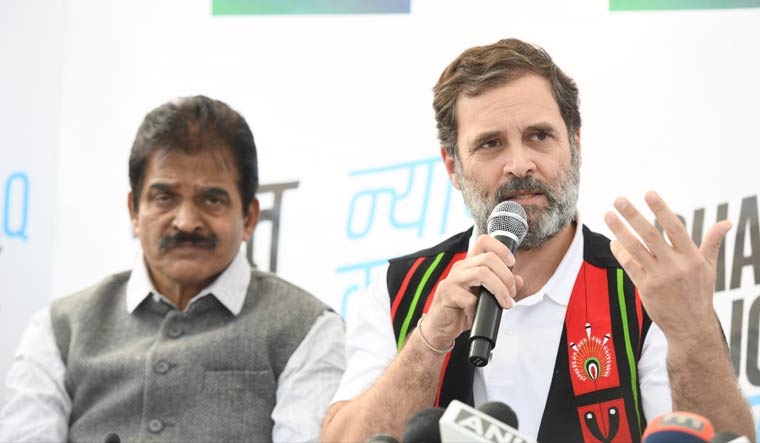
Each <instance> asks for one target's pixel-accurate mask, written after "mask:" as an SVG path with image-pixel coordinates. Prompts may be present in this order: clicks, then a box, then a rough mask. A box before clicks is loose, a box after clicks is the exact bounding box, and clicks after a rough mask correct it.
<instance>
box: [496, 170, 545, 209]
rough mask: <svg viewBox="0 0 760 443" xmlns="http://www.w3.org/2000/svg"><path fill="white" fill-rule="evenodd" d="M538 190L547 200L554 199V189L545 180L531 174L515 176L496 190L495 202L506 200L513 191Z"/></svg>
mask: <svg viewBox="0 0 760 443" xmlns="http://www.w3.org/2000/svg"><path fill="white" fill-rule="evenodd" d="M526 191H527V192H540V193H541V194H544V195H545V196H546V198H547V199H548V200H549V201H552V200H553V199H554V191H553V190H552V188H551V187H550V186H549V185H548V184H546V182H544V181H541V180H538V179H536V178H534V177H533V176H531V175H529V176H527V177H517V178H513V179H512V180H510V181H508V182H507V183H504V184H503V185H501V187H499V189H497V190H496V192H495V194H494V196H495V197H496V203H499V202H502V201H504V200H508V199H509V197H510V194H514V193H515V192H526Z"/></svg>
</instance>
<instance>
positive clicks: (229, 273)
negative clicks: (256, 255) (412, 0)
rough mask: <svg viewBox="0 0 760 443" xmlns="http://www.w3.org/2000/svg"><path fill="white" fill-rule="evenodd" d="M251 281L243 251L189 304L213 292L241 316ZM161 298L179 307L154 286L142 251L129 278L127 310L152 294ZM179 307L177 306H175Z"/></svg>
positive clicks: (134, 307)
mask: <svg viewBox="0 0 760 443" xmlns="http://www.w3.org/2000/svg"><path fill="white" fill-rule="evenodd" d="M250 282H251V270H250V266H249V265H248V261H247V260H246V258H245V254H244V253H243V251H242V250H241V251H240V252H238V254H237V255H236V256H235V258H234V259H233V260H232V263H230V265H229V266H227V269H225V270H224V271H223V272H222V273H221V274H220V275H219V277H217V279H216V280H214V281H213V282H212V283H211V284H210V285H209V286H208V287H206V288H204V289H203V290H201V292H199V293H198V295H196V296H195V297H193V298H192V299H191V300H190V302H189V303H188V304H187V306H188V307H189V306H190V305H191V304H193V303H194V302H195V301H197V300H199V299H201V298H202V297H205V296H207V295H213V296H214V297H216V299H217V300H219V301H220V302H221V303H222V304H223V305H224V307H225V308H227V309H228V310H229V311H230V312H231V313H232V314H233V315H235V316H237V315H238V314H240V311H241V310H242V309H243V303H244V302H245V297H246V292H247V290H248V285H249V283H250ZM151 295H152V296H154V297H158V298H159V299H161V300H163V301H164V302H166V303H169V304H170V305H172V306H175V305H174V303H172V302H171V301H169V299H168V298H166V297H165V296H163V295H162V294H160V293H159V292H158V291H157V290H156V289H155V288H154V287H153V282H152V281H151V279H150V274H149V273H148V267H147V265H146V264H145V260H144V258H143V255H142V254H140V256H139V257H138V259H137V260H136V261H135V265H134V266H133V268H132V274H131V275H130V277H129V281H127V312H128V313H130V314H131V313H132V312H134V310H135V309H137V306H139V305H140V303H142V302H143V300H145V299H146V298H147V297H149V296H151ZM175 308H176V306H175Z"/></svg>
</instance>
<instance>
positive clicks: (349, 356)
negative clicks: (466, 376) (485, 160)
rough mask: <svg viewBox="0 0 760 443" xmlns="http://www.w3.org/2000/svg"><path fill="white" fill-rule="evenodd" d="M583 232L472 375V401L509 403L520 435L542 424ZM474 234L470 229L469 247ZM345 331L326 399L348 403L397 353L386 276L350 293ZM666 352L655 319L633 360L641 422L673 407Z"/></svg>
mask: <svg viewBox="0 0 760 443" xmlns="http://www.w3.org/2000/svg"><path fill="white" fill-rule="evenodd" d="M582 231H583V229H582V225H581V224H580V222H578V224H577V226H576V232H575V236H574V237H573V241H572V243H571V244H570V247H569V248H568V250H567V252H566V253H565V256H564V257H563V259H562V261H561V262H560V264H559V266H558V268H557V270H556V272H555V273H554V274H553V275H552V276H551V278H550V279H549V281H548V282H546V284H545V285H544V287H543V288H541V289H540V290H539V291H538V292H536V293H535V294H532V295H530V296H528V297H526V298H524V299H522V300H521V301H519V302H517V303H516V304H515V305H514V307H512V308H511V309H508V310H505V311H504V312H503V315H502V318H501V324H500V327H499V335H498V339H497V342H496V347H495V349H494V352H493V357H492V359H491V362H490V363H489V364H488V365H487V366H485V367H484V368H477V369H476V370H475V374H474V381H473V395H474V400H475V406H479V405H481V404H483V403H485V402H488V401H501V402H503V403H505V404H507V405H509V406H510V407H512V409H514V411H515V413H516V414H517V417H518V420H519V428H520V429H519V430H520V432H521V433H523V434H525V435H527V436H530V437H533V438H535V437H536V436H537V435H538V430H539V427H540V425H541V419H542V416H543V413H544V407H545V405H546V400H547V397H548V393H549V386H550V384H551V380H552V372H553V371H554V365H555V362H556V359H557V349H558V346H559V340H560V338H561V334H562V328H563V325H564V323H565V312H566V310H567V304H568V301H569V299H570V294H571V293H572V290H573V286H574V284H575V280H576V277H577V276H578V272H579V271H580V268H581V265H582V264H583V232H582ZM477 237H478V233H477V228H476V229H473V234H472V237H471V238H470V243H469V248H470V249H471V248H472V246H473V245H474V242H475V240H476V239H477ZM517 259H518V260H519V254H518V256H517ZM386 270H387V268H386ZM383 275H384V274H383ZM346 334H347V341H346V372H345V373H344V375H343V379H342V380H341V383H340V386H339V388H338V391H337V392H336V393H335V396H334V397H333V400H332V403H335V402H338V401H344V400H351V399H353V398H354V397H356V396H358V395H359V394H361V393H362V392H364V391H365V390H366V389H368V388H369V387H370V386H372V384H373V383H374V382H375V381H376V380H377V379H378V378H379V377H380V375H381V374H382V373H383V371H385V368H387V367H388V365H389V364H390V362H391V361H392V360H393V358H394V357H395V356H396V354H397V349H396V340H395V335H394V333H393V327H392V324H391V317H390V300H389V295H388V290H387V287H386V285H385V280H382V281H375V282H373V283H372V284H371V285H370V287H369V288H368V289H367V291H365V292H361V293H357V294H356V295H355V296H354V299H353V300H352V301H351V303H349V308H348V313H347V315H346ZM666 355H667V342H666V340H665V337H664V335H663V334H662V331H661V330H660V328H659V327H657V325H655V324H654V323H653V324H652V326H651V328H650V329H649V332H648V333H647V336H646V339H645V340H644V346H643V349H642V354H641V359H640V360H639V363H638V376H639V382H640V385H641V398H642V406H643V408H644V415H645V417H647V419H652V418H654V417H656V416H658V415H660V414H664V413H666V412H670V411H671V410H672V401H671V392H670V383H669V379H668V372H667V364H666Z"/></svg>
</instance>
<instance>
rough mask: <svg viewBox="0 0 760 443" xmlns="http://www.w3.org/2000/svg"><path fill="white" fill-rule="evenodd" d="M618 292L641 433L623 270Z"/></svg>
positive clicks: (634, 400) (637, 423) (620, 275)
mask: <svg viewBox="0 0 760 443" xmlns="http://www.w3.org/2000/svg"><path fill="white" fill-rule="evenodd" d="M617 293H618V304H620V317H621V318H622V320H623V336H624V337H625V352H626V354H627V355H628V368H629V369H630V371H631V390H632V391H633V402H634V404H635V405H636V418H638V420H637V422H636V427H637V428H638V430H639V434H640V433H641V415H640V414H639V391H638V386H639V383H638V380H637V376H636V360H635V359H634V358H633V347H632V346H631V334H630V332H629V331H628V311H627V309H626V306H625V291H624V290H623V270H622V269H618V270H617Z"/></svg>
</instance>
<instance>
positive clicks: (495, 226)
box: [487, 200, 528, 245]
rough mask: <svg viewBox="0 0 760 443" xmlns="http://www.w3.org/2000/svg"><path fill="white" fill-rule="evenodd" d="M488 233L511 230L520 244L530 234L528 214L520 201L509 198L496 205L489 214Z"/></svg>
mask: <svg viewBox="0 0 760 443" xmlns="http://www.w3.org/2000/svg"><path fill="white" fill-rule="evenodd" d="M487 228H488V234H489V235H493V234H494V233H495V232H509V233H510V234H512V235H513V236H515V241H516V242H517V244H518V245H519V244H520V243H522V241H523V239H525V236H526V235H527V234H528V214H526V213H525V209H523V207H522V206H520V204H519V203H517V202H513V201H512V200H507V201H503V202H501V203H499V204H498V205H496V206H495V207H494V208H493V210H492V211H491V215H489V216H488V225H487Z"/></svg>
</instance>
